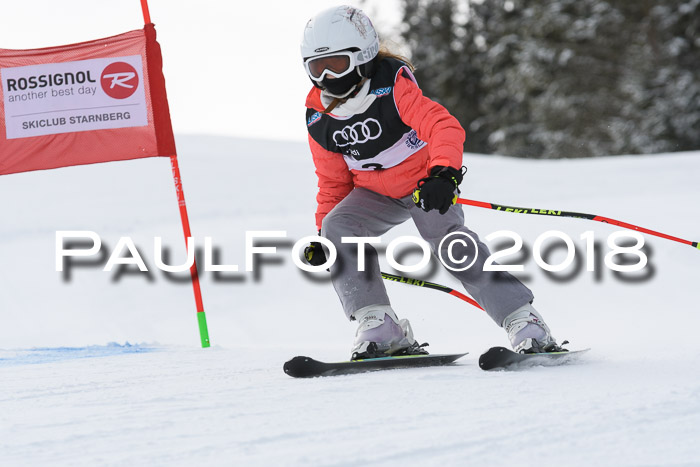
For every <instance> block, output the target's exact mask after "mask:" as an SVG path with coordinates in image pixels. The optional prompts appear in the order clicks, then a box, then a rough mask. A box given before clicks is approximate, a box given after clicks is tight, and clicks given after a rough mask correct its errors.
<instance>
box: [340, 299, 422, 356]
mask: <svg viewBox="0 0 700 467" xmlns="http://www.w3.org/2000/svg"><path fill="white" fill-rule="evenodd" d="M352 317H353V319H355V320H357V321H358V323H359V325H358V327H357V332H356V333H355V343H354V345H353V348H352V352H351V355H352V357H351V360H365V359H368V358H381V357H388V356H392V355H393V356H396V355H421V354H422V355H425V354H427V353H428V352H427V351H426V350H425V349H424V348H423V347H426V346H427V345H428V344H421V345H419V344H418V343H417V342H416V340H415V339H414V338H413V330H412V329H411V324H410V323H409V322H408V320H407V319H402V320H399V319H398V318H397V317H396V313H394V310H392V309H391V307H390V306H389V305H370V306H366V307H364V308H361V309H359V310H357V311H356V312H355V313H353V315H352Z"/></svg>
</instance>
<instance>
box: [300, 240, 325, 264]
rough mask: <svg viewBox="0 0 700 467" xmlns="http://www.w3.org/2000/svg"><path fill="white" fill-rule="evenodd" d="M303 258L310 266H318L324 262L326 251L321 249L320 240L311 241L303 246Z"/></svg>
mask: <svg viewBox="0 0 700 467" xmlns="http://www.w3.org/2000/svg"><path fill="white" fill-rule="evenodd" d="M304 259H305V260H306V262H307V263H309V264H310V265H311V266H320V265H322V264H324V263H325V262H326V252H325V251H323V246H322V245H321V242H311V243H310V244H309V246H307V247H306V248H304Z"/></svg>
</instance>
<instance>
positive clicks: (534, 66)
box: [403, 0, 700, 158]
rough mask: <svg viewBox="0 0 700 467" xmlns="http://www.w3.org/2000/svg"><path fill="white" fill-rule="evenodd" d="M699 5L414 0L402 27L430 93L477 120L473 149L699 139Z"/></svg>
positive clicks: (678, 146)
mask: <svg viewBox="0 0 700 467" xmlns="http://www.w3.org/2000/svg"><path fill="white" fill-rule="evenodd" d="M699 5H700V0H671V1H667V2H655V1H653V0H639V1H635V2H628V1H624V0H617V1H608V2H606V1H600V0H559V1H551V0H488V1H482V2H476V1H472V2H467V3H464V2H457V1H450V0H436V1H430V0H404V21H405V23H406V29H405V31H404V33H403V36H404V39H405V40H406V41H407V43H408V44H409V47H410V49H411V50H412V57H413V60H414V61H415V63H416V65H417V66H418V69H417V71H416V76H417V78H418V80H419V83H420V84H421V86H422V87H423V89H424V91H425V93H426V94H427V95H428V96H431V97H433V98H436V99H437V100H438V101H440V102H441V103H443V104H445V105H446V106H447V107H448V109H449V110H450V111H451V112H452V113H453V114H454V115H455V116H456V117H457V118H458V119H459V120H460V122H461V123H462V125H463V126H464V127H465V129H466V130H467V142H466V143H465V149H466V150H467V151H475V152H485V153H489V152H497V153H500V154H507V155H513V156H520V157H545V158H550V157H582V156H597V155H607V154H623V153H630V154H634V153H649V152H661V151H676V150H685V149H699V148H700V73H699V71H700V70H699V69H698V67H700V54H699V52H698V50H699V46H700V40H699V39H698V37H699V35H698V22H699V21H700V19H699V18H700V6H699ZM467 7H468V8H467Z"/></svg>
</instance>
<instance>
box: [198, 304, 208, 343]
mask: <svg viewBox="0 0 700 467" xmlns="http://www.w3.org/2000/svg"><path fill="white" fill-rule="evenodd" d="M197 322H198V323H199V337H200V338H201V339H202V348H203V349H206V348H207V347H209V345H210V344H209V330H208V329H207V316H206V315H205V314H204V312H203V311H199V312H197Z"/></svg>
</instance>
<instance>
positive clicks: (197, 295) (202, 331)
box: [141, 0, 210, 348]
mask: <svg viewBox="0 0 700 467" xmlns="http://www.w3.org/2000/svg"><path fill="white" fill-rule="evenodd" d="M141 11H143V22H144V24H150V23H151V14H150V13H149V11H148V0H141ZM170 167H171V168H172V172H173V182H175V193H176V194H177V204H178V206H179V207H180V219H181V220H182V231H183V232H184V234H185V244H186V245H187V241H188V239H189V238H191V237H192V232H191V230H190V220H189V217H188V215H187V204H186V203H185V192H184V191H183V190H182V177H181V176H180V167H179V166H178V163H177V154H173V155H172V156H170ZM190 276H191V277H192V289H193V290H194V301H195V305H196V306H197V322H198V324H199V337H200V340H201V341H202V347H203V348H206V347H209V345H210V343H209V330H208V328H207V316H206V315H205V314H204V302H203V301H202V290H201V288H200V286H199V273H198V272H197V261H196V260H195V261H193V262H192V266H191V267H190Z"/></svg>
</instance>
